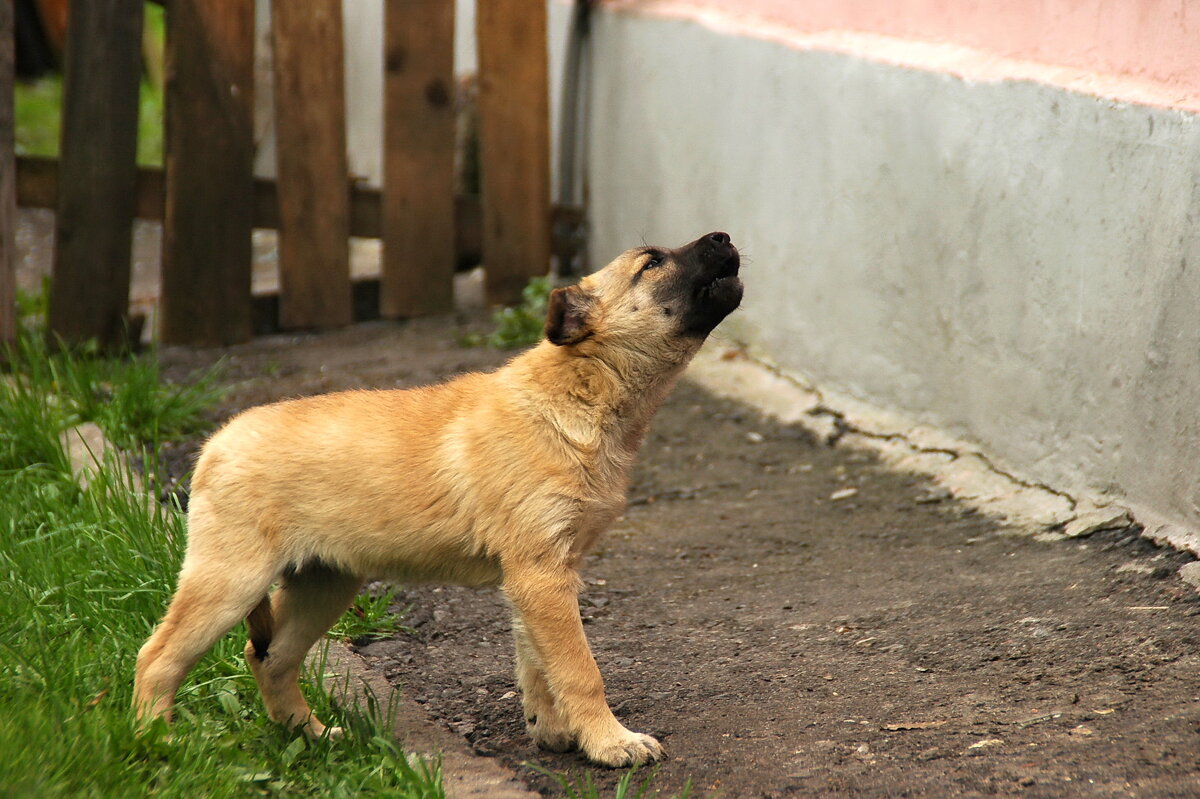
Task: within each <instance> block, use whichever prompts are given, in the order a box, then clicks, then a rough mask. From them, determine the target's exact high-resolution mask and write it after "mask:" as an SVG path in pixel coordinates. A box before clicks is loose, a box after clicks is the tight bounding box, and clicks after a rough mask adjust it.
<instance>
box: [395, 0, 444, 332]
mask: <svg viewBox="0 0 1200 799" xmlns="http://www.w3.org/2000/svg"><path fill="white" fill-rule="evenodd" d="M384 14H385V18H384V92H383V96H384V104H383V107H384V126H383V131H384V136H383V141H384V149H383V152H384V160H383V165H384V176H383V209H382V210H383V274H382V281H381V295H380V302H381V306H382V307H381V310H382V313H383V315H384V316H388V317H404V316H419V315H423V314H433V313H445V312H447V311H451V310H453V309H454V267H455V255H456V244H455V211H454V205H455V204H454V122H455V118H454V91H455V85H454V0H387V2H386V5H385V6H384Z"/></svg>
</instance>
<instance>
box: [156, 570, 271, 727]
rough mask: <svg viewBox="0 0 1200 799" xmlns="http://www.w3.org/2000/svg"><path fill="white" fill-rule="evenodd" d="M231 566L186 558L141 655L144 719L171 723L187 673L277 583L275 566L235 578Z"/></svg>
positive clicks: (239, 574) (237, 575)
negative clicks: (173, 588)
mask: <svg viewBox="0 0 1200 799" xmlns="http://www.w3.org/2000/svg"><path fill="white" fill-rule="evenodd" d="M189 560H190V561H191V562H189ZM227 566H228V564H226V563H224V562H218V561H215V560H208V559H205V560H201V561H199V562H196V561H195V559H185V561H184V566H183V569H182V570H181V571H180V573H179V587H178V588H177V589H176V590H175V596H174V597H172V599H171V605H170V607H169V608H167V613H166V615H165V616H164V617H163V620H162V622H161V623H160V624H159V625H158V627H156V628H155V630H154V633H153V634H152V635H151V636H150V638H149V640H147V641H146V643H145V644H143V645H142V648H141V650H139V651H138V657H137V671H136V676H135V678H134V688H133V703H134V707H135V708H136V710H137V715H138V718H139V719H142V720H148V719H151V718H157V717H159V716H164V717H166V718H168V719H170V715H171V706H172V705H173V704H174V702H175V694H176V693H177V692H178V691H179V686H180V684H182V683H183V678H184V677H185V676H187V673H188V671H189V670H191V668H192V667H193V666H195V665H196V662H197V661H199V660H200V658H201V657H203V656H204V653H205V652H207V651H208V650H209V649H211V648H212V646H213V644H215V643H216V642H217V640H218V639H219V638H220V637H221V636H222V635H224V634H225V633H227V632H229V630H230V629H232V628H233V626H234V625H235V624H237V623H238V622H239V621H241V620H242V619H243V618H245V617H246V614H248V613H249V612H250V611H251V610H252V609H253V608H254V606H255V604H256V603H258V602H259V601H260V600H261V599H262V598H263V597H264V596H266V593H267V590H268V589H269V588H270V587H271V582H272V581H273V580H274V579H275V573H276V570H275V568H274V566H273V565H272V564H267V563H263V564H261V565H260V566H259V567H258V568H257V569H247V568H245V567H244V566H243V568H241V569H240V570H238V572H237V573H236V574H235V573H232V572H231V571H230V570H229V569H228V568H227Z"/></svg>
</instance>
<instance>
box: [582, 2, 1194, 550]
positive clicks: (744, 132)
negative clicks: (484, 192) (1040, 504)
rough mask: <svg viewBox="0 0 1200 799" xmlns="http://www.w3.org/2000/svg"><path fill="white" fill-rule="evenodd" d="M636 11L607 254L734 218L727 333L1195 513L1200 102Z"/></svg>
mask: <svg viewBox="0 0 1200 799" xmlns="http://www.w3.org/2000/svg"><path fill="white" fill-rule="evenodd" d="M626 5H628V4H626ZM633 5H634V6H637V5H638V4H633ZM641 10H642V9H639V8H637V7H635V8H633V9H630V8H628V7H622V6H621V5H620V4H618V5H617V6H616V7H608V8H607V9H606V10H604V11H602V12H601V13H600V14H599V17H598V19H597V24H596V26H595V56H596V58H595V62H594V65H593V80H594V84H595V85H594V93H593V102H592V107H591V114H590V123H589V129H588V132H589V136H590V139H591V152H590V167H591V171H590V199H591V217H592V224H593V233H594V235H593V239H592V245H591V246H592V259H593V261H594V262H596V263H603V262H604V261H605V260H607V258H609V257H611V255H613V254H614V253H616V252H618V251H620V250H622V249H624V248H626V247H628V246H631V245H634V244H637V243H639V242H640V241H641V240H642V239H643V238H644V239H645V240H647V241H652V242H656V243H665V244H678V243H681V242H684V241H687V240H690V239H692V238H694V237H695V236H696V235H698V234H700V233H703V232H706V231H709V230H713V229H724V230H728V231H729V232H730V233H731V234H732V235H733V237H734V241H735V242H737V243H738V244H739V245H740V246H741V247H742V248H743V250H744V252H745V253H746V254H747V255H748V256H749V259H748V260H749V264H748V265H747V267H746V269H745V271H744V277H745V281H746V285H747V291H746V300H745V303H744V306H743V310H742V311H740V312H739V313H738V314H737V315H735V316H734V317H733V318H731V319H730V320H729V322H728V323H727V324H726V326H725V327H726V329H727V332H729V333H732V334H734V335H735V336H737V337H740V338H742V339H744V340H747V341H749V342H750V343H752V344H753V345H754V346H756V347H758V348H760V349H761V350H762V351H764V352H765V353H766V354H767V355H768V356H769V357H770V358H771V359H773V360H775V361H776V362H778V363H779V364H781V365H783V366H784V367H787V368H790V369H793V370H797V371H799V372H802V373H804V374H806V375H808V376H810V377H812V378H814V379H816V380H817V381H819V382H822V383H824V384H827V385H830V386H835V387H838V388H841V389H843V390H846V391H848V392H850V393H852V394H854V395H856V396H857V397H859V398H861V399H863V400H866V401H869V402H872V403H874V404H877V405H880V406H884V407H887V408H891V409H898V410H900V411H902V412H904V413H906V414H909V415H911V416H914V417H916V418H919V419H921V420H923V421H925V422H928V423H931V424H935V425H938V426H940V427H943V428H946V429H949V430H950V431H952V432H954V433H956V434H958V435H961V436H964V437H967V438H970V439H973V440H975V441H978V442H981V443H982V445H983V446H984V447H985V448H986V449H987V450H988V451H989V452H991V453H993V454H994V455H995V456H996V457H997V458H998V459H999V460H1000V461H1001V462H1002V463H1004V464H1005V465H1006V466H1007V467H1009V468H1011V469H1013V470H1015V471H1016V472H1018V473H1022V474H1025V475H1028V476H1030V477H1031V478H1032V479H1036V480H1039V481H1043V482H1046V483H1048V484H1049V485H1052V486H1055V487H1058V488H1061V489H1064V490H1067V491H1071V492H1075V493H1080V494H1097V493H1106V494H1108V495H1111V496H1115V497H1117V498H1120V499H1123V500H1125V501H1126V502H1128V503H1129V504H1130V505H1131V506H1133V507H1134V508H1135V510H1137V511H1138V513H1139V519H1140V520H1142V521H1143V522H1146V523H1157V522H1168V523H1171V524H1175V525H1180V526H1182V527H1186V528H1190V529H1193V530H1195V529H1198V528H1200V470H1197V469H1196V468H1195V466H1194V460H1195V457H1196V456H1195V453H1196V452H1198V451H1200V421H1198V414H1197V406H1198V402H1197V398H1200V313H1198V309H1200V235H1198V234H1197V229H1196V220H1197V219H1198V218H1200V126H1198V125H1197V118H1196V116H1195V115H1194V114H1193V113H1191V112H1189V111H1186V110H1183V109H1181V108H1164V107H1153V106H1149V105H1139V104H1134V103H1130V102H1123V101H1120V100H1114V99H1111V95H1112V94H1114V93H1115V92H1119V91H1120V89H1121V88H1122V84H1120V83H1119V82H1112V81H1109V82H1107V83H1106V85H1107V86H1108V89H1107V90H1106V92H1107V93H1108V94H1109V95H1110V97H1106V98H1102V97H1098V96H1095V95H1092V94H1087V93H1083V92H1080V91H1078V90H1074V89H1073V88H1064V86H1063V85H1055V82H1054V81H1052V80H1046V81H1039V80H1029V79H1020V80H1013V79H1003V78H998V77H997V76H995V75H993V76H991V77H990V78H989V79H987V80H983V79H979V78H978V77H975V78H972V79H967V78H964V77H963V75H962V73H961V72H959V73H955V72H953V71H948V70H941V69H936V68H925V67H922V68H917V65H915V64H913V63H910V64H908V65H905V64H901V63H898V62H897V59H893V58H886V59H875V58H872V57H871V54H870V52H869V47H868V52H862V51H853V52H851V51H849V49H848V48H838V47H828V48H826V47H822V46H820V45H819V44H816V43H814V41H813V40H812V39H811V38H803V37H801V38H802V40H803V43H802V44H800V45H798V44H797V41H798V40H789V37H788V36H786V35H755V34H754V32H753V31H749V32H748V31H746V30H731V29H730V28H728V27H723V26H721V25H718V24H713V23H712V20H711V19H706V18H705V17H704V16H703V14H700V15H697V16H695V17H694V18H689V17H688V15H686V14H674V15H672V14H646V13H640V12H641ZM834 39H835V40H838V41H845V39H844V37H842V38H838V37H834ZM855 41H857V42H858V43H859V44H862V40H855ZM917 45H920V43H917ZM942 45H944V43H942ZM942 45H939V46H942ZM884 49H885V50H886V48H884ZM909 50H910V51H913V52H922V50H921V47H920V46H914V47H912V48H909ZM1076 71H1078V70H1076ZM1018 77H1027V76H1026V75H1025V74H1024V73H1019V74H1018ZM1114 87H1115V88H1114ZM1160 88H1161V87H1160Z"/></svg>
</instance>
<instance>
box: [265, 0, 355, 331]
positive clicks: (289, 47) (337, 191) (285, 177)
mask: <svg viewBox="0 0 1200 799" xmlns="http://www.w3.org/2000/svg"><path fill="white" fill-rule="evenodd" d="M271 27H272V37H273V41H274V54H275V120H276V124H275V145H276V153H277V157H278V178H277V183H278V186H279V282H280V286H279V293H280V296H279V315H280V323H281V324H282V325H283V326H284V327H285V328H331V327H340V326H342V325H347V324H349V323H350V322H351V320H352V301H351V289H350V241H349V239H350V184H349V177H348V174H349V168H348V165H347V155H346V97H345V79H344V74H345V66H344V64H343V51H344V46H343V44H342V0H304V2H295V1H293V2H273V3H272V4H271Z"/></svg>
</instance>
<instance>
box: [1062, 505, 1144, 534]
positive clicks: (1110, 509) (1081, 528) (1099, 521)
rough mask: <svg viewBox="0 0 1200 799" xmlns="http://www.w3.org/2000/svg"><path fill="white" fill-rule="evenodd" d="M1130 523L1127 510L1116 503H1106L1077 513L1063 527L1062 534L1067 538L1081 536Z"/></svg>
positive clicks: (1125, 525)
mask: <svg viewBox="0 0 1200 799" xmlns="http://www.w3.org/2000/svg"><path fill="white" fill-rule="evenodd" d="M1132 523H1133V522H1132V521H1131V520H1130V518H1129V511H1127V510H1125V509H1124V508H1122V507H1120V506H1118V505H1108V506H1106V507H1103V508H1096V509H1095V510H1092V511H1088V512H1086V513H1081V514H1079V515H1078V516H1076V517H1075V518H1074V519H1072V520H1071V521H1069V522H1067V524H1066V526H1065V527H1063V531H1062V534H1063V535H1065V536H1066V537H1067V538H1083V537H1085V536H1089V535H1091V534H1092V533H1098V532H1100V531H1101V530H1117V529H1120V528H1122V527H1128V526H1129V525H1130V524H1132Z"/></svg>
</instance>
